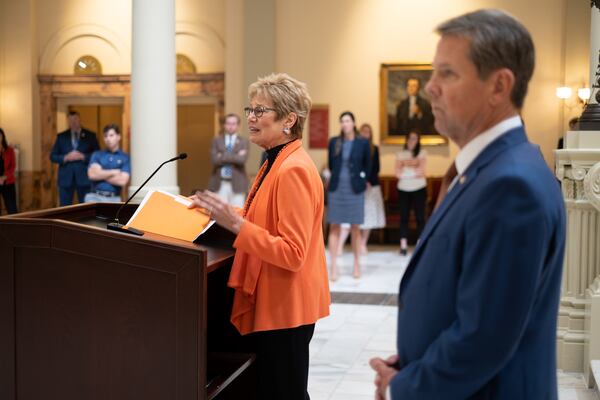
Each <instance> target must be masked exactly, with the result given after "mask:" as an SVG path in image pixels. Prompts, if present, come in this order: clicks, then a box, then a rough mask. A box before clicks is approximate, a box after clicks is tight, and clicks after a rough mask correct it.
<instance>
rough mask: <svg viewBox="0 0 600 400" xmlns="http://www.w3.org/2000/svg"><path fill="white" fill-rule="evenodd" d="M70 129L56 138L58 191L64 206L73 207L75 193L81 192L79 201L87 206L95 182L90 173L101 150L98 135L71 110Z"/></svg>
mask: <svg viewBox="0 0 600 400" xmlns="http://www.w3.org/2000/svg"><path fill="white" fill-rule="evenodd" d="M68 119H69V129H67V130H66V131H64V132H61V133H59V134H58V136H57V137H56V141H55V142H54V146H53V147H52V152H51V153H50V161H52V162H53V163H56V164H58V191H59V197H60V205H61V206H68V205H71V204H73V192H74V191H75V190H77V199H78V200H79V202H80V203H83V199H84V198H85V195H86V194H87V193H88V192H89V191H90V185H91V182H90V180H89V178H88V174H87V170H88V164H89V162H90V157H91V156H92V153H93V152H94V151H96V150H99V149H100V147H99V146H98V139H97V138H96V134H95V133H94V132H92V131H89V130H87V129H85V128H82V127H81V121H80V119H79V113H78V112H77V111H70V112H69V115H68Z"/></svg>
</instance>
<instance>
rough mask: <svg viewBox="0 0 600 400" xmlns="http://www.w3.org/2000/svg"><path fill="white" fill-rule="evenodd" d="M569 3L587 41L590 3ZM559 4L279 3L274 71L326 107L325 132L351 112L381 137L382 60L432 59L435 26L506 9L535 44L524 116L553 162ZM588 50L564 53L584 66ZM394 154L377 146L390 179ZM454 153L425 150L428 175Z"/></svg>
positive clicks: (576, 34)
mask: <svg viewBox="0 0 600 400" xmlns="http://www.w3.org/2000/svg"><path fill="white" fill-rule="evenodd" d="M569 3H579V4H575V5H573V7H572V8H573V9H575V10H576V11H577V13H578V14H585V12H586V10H587V13H588V17H587V19H584V23H583V24H581V25H579V26H570V27H571V28H573V33H572V35H570V36H569V39H570V40H583V41H584V42H585V41H586V36H585V35H584V33H585V32H581V31H582V30H585V29H586V28H585V23H587V24H588V26H589V3H587V2H585V1H577V2H574V1H570V2H569ZM409 4H410V5H409ZM564 4H565V0H550V1H542V0H531V1H527V2H524V1H521V0H496V1H482V0H469V1H452V2H449V1H434V0H423V1H420V2H410V3H408V2H404V1H395V0H381V1H370V0H351V1H348V0H329V1H327V2H323V1H320V0H304V1H301V2H300V1H296V0H278V2H277V18H276V20H277V23H278V26H277V52H276V54H277V69H278V70H280V71H286V72H288V73H290V74H292V75H294V76H296V77H298V78H299V79H302V80H304V81H306V82H307V83H308V85H309V89H310V92H311V94H312V96H313V100H314V101H315V103H325V104H329V105H330V113H331V118H330V126H329V128H330V134H331V135H333V134H336V133H337V132H338V131H339V127H338V123H337V116H338V115H339V114H340V113H341V112H342V111H344V110H352V111H353V112H354V113H355V115H356V117H357V119H358V120H359V121H358V122H359V123H362V122H369V123H371V124H372V125H373V128H374V129H375V131H376V132H379V67H380V64H381V63H385V62H390V63H391V62H415V61H416V62H430V61H431V59H432V57H433V54H434V50H435V43H436V41H437V37H436V35H434V34H433V33H432V32H433V30H434V28H435V26H436V25H437V24H438V23H440V22H441V21H443V20H445V19H447V18H449V17H450V16H454V15H457V14H460V13H463V12H466V11H470V10H474V9H477V8H481V7H491V6H494V7H499V8H502V9H505V10H506V11H508V12H510V13H512V14H513V15H515V16H516V17H517V18H519V19H520V20H521V21H522V22H523V23H524V24H525V25H526V26H527V27H528V29H529V30H530V31H531V33H532V35H533V39H534V41H535V44H536V48H537V56H536V63H537V66H536V72H535V75H534V77H533V80H532V82H531V85H530V90H529V95H528V98H527V102H526V104H525V108H524V113H523V116H524V119H525V122H526V125H527V129H528V132H529V136H530V138H531V140H532V141H533V142H535V143H537V144H539V145H540V146H541V148H542V151H543V153H544V156H545V157H546V160H548V161H549V162H552V157H553V156H552V149H553V148H554V146H555V144H556V140H557V138H558V137H559V132H560V129H559V123H560V118H559V116H560V110H561V109H560V104H559V102H558V100H557V99H556V97H555V94H554V92H555V88H556V86H558V84H559V83H560V82H561V80H562V76H561V73H562V71H561V62H560V60H561V58H562V48H561V46H560V43H561V40H562V36H563V21H564V10H563V7H564ZM574 13H575V12H574ZM308 21H310V23H308ZM588 29H589V28H588ZM588 32H589V30H588ZM587 35H589V33H587ZM587 40H588V43H589V39H587ZM587 47H589V45H586V44H585V43H583V44H582V46H581V48H579V47H577V48H575V47H570V49H571V50H572V53H571V54H570V55H572V58H573V59H575V58H577V61H573V63H576V64H577V63H578V64H581V63H585V65H587V55H582V53H583V52H584V51H585V49H586V48H587ZM579 60H581V61H579ZM397 150H398V147H397V146H383V147H382V151H381V153H382V173H383V174H392V172H393V160H394V152H395V151H397ZM456 151H457V150H456V148H455V147H453V146H450V148H448V147H447V146H443V147H435V148H429V149H428V152H429V153H430V155H431V157H430V159H429V163H428V167H427V173H428V174H429V175H442V174H443V173H444V171H445V169H446V168H447V166H448V164H449V163H450V160H451V159H452V158H453V157H454V155H455V153H456ZM311 155H312V156H313V158H314V159H315V162H316V163H317V165H318V166H320V165H321V164H324V163H325V162H326V151H325V150H312V151H311Z"/></svg>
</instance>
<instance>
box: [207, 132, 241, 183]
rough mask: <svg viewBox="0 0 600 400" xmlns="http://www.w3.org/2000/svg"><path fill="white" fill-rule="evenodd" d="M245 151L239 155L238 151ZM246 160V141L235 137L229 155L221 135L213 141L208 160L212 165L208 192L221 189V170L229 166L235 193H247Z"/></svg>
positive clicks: (237, 136) (238, 136)
mask: <svg viewBox="0 0 600 400" xmlns="http://www.w3.org/2000/svg"><path fill="white" fill-rule="evenodd" d="M242 150H246V152H245V154H243V155H240V151H242ZM247 159H248V139H245V138H243V137H240V135H236V140H235V144H234V145H233V151H232V152H231V153H230V152H228V151H227V148H226V147H225V135H224V134H221V135H219V136H218V137H216V138H214V139H213V142H212V146H211V149H210V160H211V163H212V165H213V171H212V175H211V177H210V181H209V183H208V188H209V190H210V191H213V192H216V191H218V190H219V188H220V187H221V168H222V167H223V166H225V165H231V167H232V168H231V169H232V171H231V185H232V187H233V191H234V192H235V193H247V192H248V177H247V176H246V167H245V164H246V160H247Z"/></svg>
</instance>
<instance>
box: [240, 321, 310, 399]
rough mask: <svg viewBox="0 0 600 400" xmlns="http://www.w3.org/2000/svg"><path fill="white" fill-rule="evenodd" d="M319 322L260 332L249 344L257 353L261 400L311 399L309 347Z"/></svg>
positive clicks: (250, 337)
mask: <svg viewBox="0 0 600 400" xmlns="http://www.w3.org/2000/svg"><path fill="white" fill-rule="evenodd" d="M314 331H315V324H310V325H303V326H300V327H297V328H291V329H278V330H274V331H264V332H256V333H252V334H250V335H248V336H247V337H246V338H245V339H247V340H248V345H249V346H250V347H251V349H252V351H253V352H254V353H256V367H257V372H258V382H257V383H258V390H257V391H258V393H257V398H258V399H260V400H283V399H285V400H309V399H310V396H309V395H308V391H307V386H308V356H309V350H308V346H309V343H310V340H311V339H312V336H313V333H314Z"/></svg>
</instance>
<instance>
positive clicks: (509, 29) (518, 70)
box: [436, 9, 535, 109]
mask: <svg viewBox="0 0 600 400" xmlns="http://www.w3.org/2000/svg"><path fill="white" fill-rule="evenodd" d="M436 32H437V33H438V34H439V35H441V36H442V37H443V36H459V37H464V38H466V39H468V40H469V41H470V52H469V53H470V54H469V57H470V58H471V61H472V62H473V64H475V67H476V68H477V71H478V73H479V77H480V78H481V79H486V78H487V77H488V76H489V74H490V73H492V72H493V71H496V70H498V69H501V68H508V69H509V70H511V71H512V73H513V74H514V76H515V85H514V87H513V90H512V93H511V95H510V99H511V101H512V103H513V105H514V106H515V107H516V108H518V109H520V108H522V107H523V102H524V101H525V95H526V94H527V85H528V84H529V80H530V79H531V76H532V75H533V68H534V65H535V49H534V46H533V40H532V39H531V35H530V34H529V31H528V30H527V29H526V28H525V26H523V24H521V23H520V22H519V21H517V20H516V19H515V18H514V17H512V16H510V15H508V14H507V13H505V12H503V11H500V10H493V9H487V10H479V11H474V12H471V13H467V14H464V15H461V16H459V17H456V18H452V19H450V20H448V21H446V22H443V23H442V24H440V25H439V26H438V27H437V29H436Z"/></svg>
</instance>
